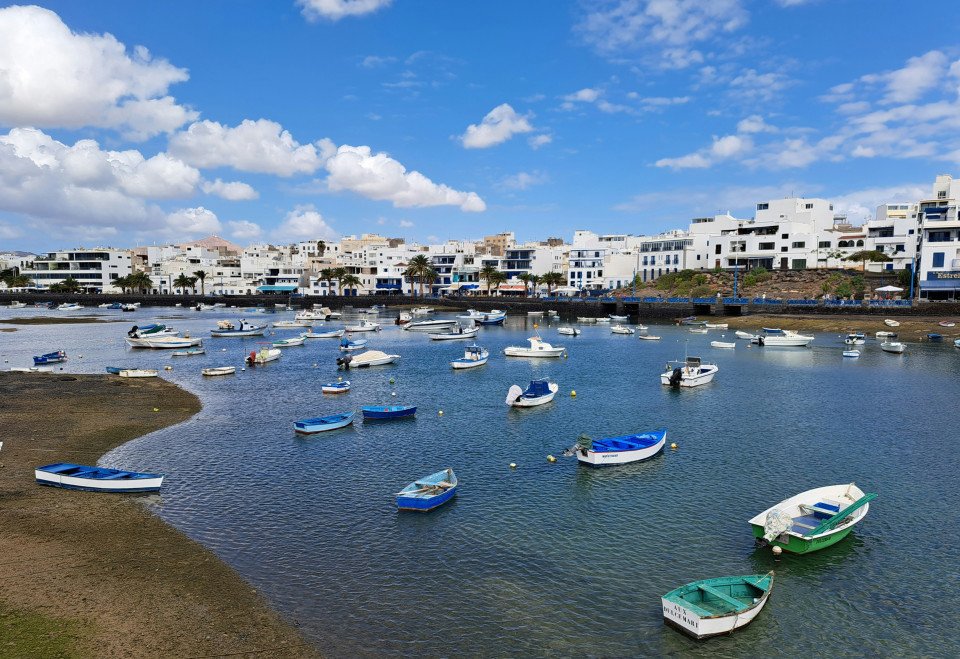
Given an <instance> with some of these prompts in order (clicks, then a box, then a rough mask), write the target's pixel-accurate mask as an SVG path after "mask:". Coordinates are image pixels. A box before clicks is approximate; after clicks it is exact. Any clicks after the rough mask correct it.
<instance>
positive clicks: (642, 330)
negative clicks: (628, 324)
mask: <svg viewBox="0 0 960 659" xmlns="http://www.w3.org/2000/svg"><path fill="white" fill-rule="evenodd" d="M648 329H650V328H649V327H647V326H646V325H637V331H638V332H646V331H647V330H648Z"/></svg>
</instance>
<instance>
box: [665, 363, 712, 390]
mask: <svg viewBox="0 0 960 659" xmlns="http://www.w3.org/2000/svg"><path fill="white" fill-rule="evenodd" d="M671 364H679V366H671ZM719 370H720V369H719V367H717V365H716V364H703V363H701V361H700V358H699V357H687V359H686V361H683V362H680V361H675V362H668V363H667V367H666V369H665V370H664V371H663V372H662V373H661V374H660V384H664V385H668V386H670V387H673V388H675V389H679V388H680V387H699V386H700V385H703V384H707V383H708V382H710V381H711V380H713V376H715V375H716V374H717V371H719Z"/></svg>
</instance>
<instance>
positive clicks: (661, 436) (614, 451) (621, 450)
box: [564, 428, 667, 467]
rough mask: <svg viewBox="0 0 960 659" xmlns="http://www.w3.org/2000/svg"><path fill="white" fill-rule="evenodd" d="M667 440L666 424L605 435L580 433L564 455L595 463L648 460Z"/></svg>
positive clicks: (586, 462)
mask: <svg viewBox="0 0 960 659" xmlns="http://www.w3.org/2000/svg"><path fill="white" fill-rule="evenodd" d="M666 442H667V430H666V429H665V428H661V429H660V430H651V431H649V432H644V433H637V434H634V435H624V436H622V437H607V438H604V439H590V438H589V437H586V436H584V435H581V436H580V437H579V438H578V441H577V443H576V444H574V445H573V446H572V447H571V448H569V449H567V450H566V451H565V452H564V455H565V456H567V457H569V456H573V455H575V456H576V457H577V461H578V462H580V463H581V464H585V465H590V466H592V467H602V466H607V465H620V464H627V463H630V462H639V461H641V460H648V459H650V458H652V457H653V456H655V455H657V454H658V453H660V452H661V451H662V450H663V447H664V445H665V444H666Z"/></svg>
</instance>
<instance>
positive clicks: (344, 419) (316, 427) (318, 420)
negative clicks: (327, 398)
mask: <svg viewBox="0 0 960 659" xmlns="http://www.w3.org/2000/svg"><path fill="white" fill-rule="evenodd" d="M353 415H354V413H353V412H346V413H344V414H331V415H330V416H318V417H314V418H312V419H300V420H299V421H294V422H293V429H294V430H295V431H296V432H298V433H301V434H304V435H312V434H313V433H317V432H326V431H328V430H336V429H337V428H344V427H346V426H349V425H350V424H351V423H353Z"/></svg>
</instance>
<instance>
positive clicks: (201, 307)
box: [193, 302, 216, 311]
mask: <svg viewBox="0 0 960 659" xmlns="http://www.w3.org/2000/svg"><path fill="white" fill-rule="evenodd" d="M193 308H194V309H195V310H196V311H210V310H211V309H215V308H216V307H215V306H214V305H212V304H204V303H203V302H197V304H196V306H194V307H193Z"/></svg>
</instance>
